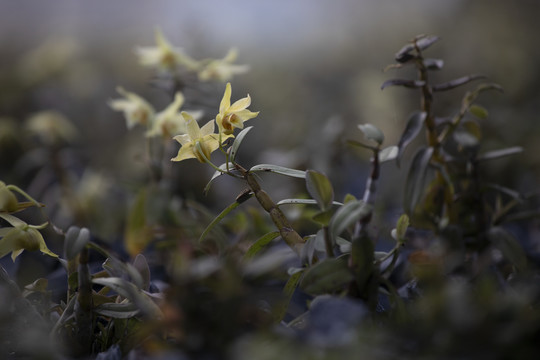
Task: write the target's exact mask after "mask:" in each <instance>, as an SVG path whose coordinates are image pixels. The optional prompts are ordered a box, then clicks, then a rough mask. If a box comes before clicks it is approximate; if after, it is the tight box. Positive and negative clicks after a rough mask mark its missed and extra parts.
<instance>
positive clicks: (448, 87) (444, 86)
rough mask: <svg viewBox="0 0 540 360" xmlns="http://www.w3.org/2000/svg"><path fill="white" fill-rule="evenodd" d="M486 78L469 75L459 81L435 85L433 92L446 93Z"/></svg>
mask: <svg viewBox="0 0 540 360" xmlns="http://www.w3.org/2000/svg"><path fill="white" fill-rule="evenodd" d="M485 78H486V77H485V76H484V75H479V74H474V75H468V76H463V77H460V78H458V79H454V80H452V81H448V82H445V83H442V84H437V85H433V87H432V89H433V91H446V90H451V89H454V88H457V87H458V86H462V85H465V84H468V83H470V82H471V81H475V80H479V79H485Z"/></svg>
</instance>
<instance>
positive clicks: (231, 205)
mask: <svg viewBox="0 0 540 360" xmlns="http://www.w3.org/2000/svg"><path fill="white" fill-rule="evenodd" d="M240 204H241V203H239V202H238V201H235V202H233V203H232V204H230V205H229V206H227V207H226V208H225V209H224V210H223V211H222V212H221V213H220V214H219V215H218V216H216V218H215V219H214V220H212V222H211V223H210V224H208V226H207V227H206V229H204V231H203V233H202V234H201V236H200V237H199V242H201V241H203V240H204V238H205V237H206V235H208V233H209V232H210V230H212V229H213V228H214V226H216V225H217V224H219V222H220V221H221V220H222V219H223V218H224V217H225V216H227V214H228V213H230V212H231V211H233V210H234V209H236V208H237V207H238V206H240Z"/></svg>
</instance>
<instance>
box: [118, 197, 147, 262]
mask: <svg viewBox="0 0 540 360" xmlns="http://www.w3.org/2000/svg"><path fill="white" fill-rule="evenodd" d="M147 194H148V193H147V191H146V190H145V189H142V190H141V191H139V193H138V194H137V198H136V199H135V203H134V204H133V206H132V208H131V210H130V211H129V214H128V219H127V225H126V230H125V234H124V243H125V246H126V250H127V251H128V253H129V254H130V255H131V256H135V255H137V254H139V253H140V252H142V251H143V249H144V248H145V247H146V246H147V245H148V243H149V242H150V240H151V239H152V237H151V234H150V231H149V229H148V227H147V225H146V198H147Z"/></svg>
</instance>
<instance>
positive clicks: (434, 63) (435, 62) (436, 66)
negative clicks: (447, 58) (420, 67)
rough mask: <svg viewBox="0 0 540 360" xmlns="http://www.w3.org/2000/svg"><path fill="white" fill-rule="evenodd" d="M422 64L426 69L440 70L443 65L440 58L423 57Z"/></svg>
mask: <svg viewBox="0 0 540 360" xmlns="http://www.w3.org/2000/svg"><path fill="white" fill-rule="evenodd" d="M424 66H425V67H426V68H427V69H428V70H441V69H442V68H443V66H444V61H443V60H441V59H425V60H424Z"/></svg>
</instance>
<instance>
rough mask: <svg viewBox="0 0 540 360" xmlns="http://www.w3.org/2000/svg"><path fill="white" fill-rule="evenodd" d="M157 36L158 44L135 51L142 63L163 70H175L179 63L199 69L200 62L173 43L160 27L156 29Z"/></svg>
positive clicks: (193, 69) (190, 68) (194, 69)
mask: <svg viewBox="0 0 540 360" xmlns="http://www.w3.org/2000/svg"><path fill="white" fill-rule="evenodd" d="M155 38H156V45H157V46H145V47H138V48H137V49H136V51H135V52H136V54H137V55H138V57H139V62H140V64H141V65H143V66H148V67H152V68H156V69H158V70H161V71H173V70H174V69H175V68H176V67H177V66H178V65H182V66H185V67H186V68H187V69H188V70H192V71H197V70H198V69H199V63H198V62H197V61H196V60H194V59H192V58H190V57H189V56H187V55H186V54H184V53H183V51H182V49H180V48H177V47H174V46H173V45H171V43H170V42H169V41H168V40H167V39H166V38H165V36H164V35H163V33H162V32H161V30H160V29H156V30H155Z"/></svg>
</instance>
